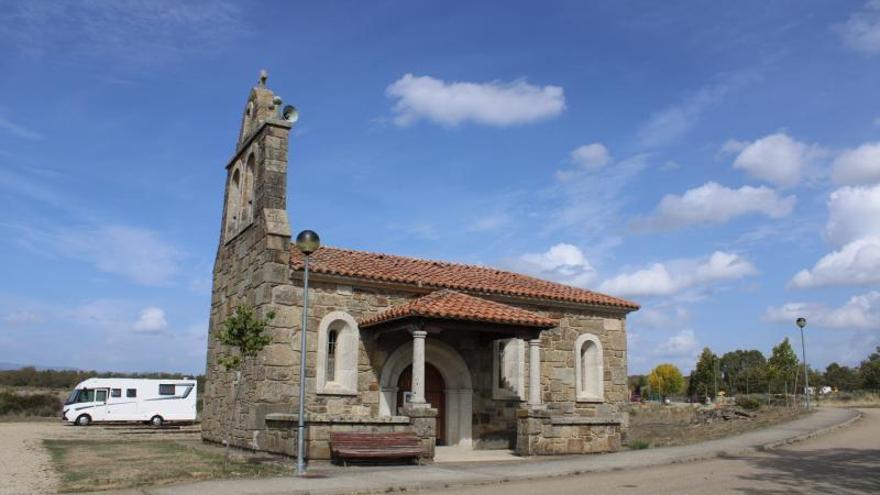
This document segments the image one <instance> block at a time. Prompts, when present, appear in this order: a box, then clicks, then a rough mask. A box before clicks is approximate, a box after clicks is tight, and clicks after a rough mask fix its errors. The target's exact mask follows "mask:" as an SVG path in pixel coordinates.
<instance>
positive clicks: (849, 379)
mask: <svg viewBox="0 0 880 495" xmlns="http://www.w3.org/2000/svg"><path fill="white" fill-rule="evenodd" d="M823 378H824V379H825V385H828V386H829V387H833V388H836V389H837V390H845V391H847V392H852V391H853V390H858V389H860V388H862V379H861V377H860V376H859V370H858V369H854V368H850V367H849V366H841V365H839V364H837V363H831V364H829V365H828V366H827V367H826V368H825V376H824V377H823ZM810 379H811V380H812V377H810ZM810 383H812V382H810Z"/></svg>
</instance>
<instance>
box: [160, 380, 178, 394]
mask: <svg viewBox="0 0 880 495" xmlns="http://www.w3.org/2000/svg"><path fill="white" fill-rule="evenodd" d="M159 395H174V384H167V383H160V384H159Z"/></svg>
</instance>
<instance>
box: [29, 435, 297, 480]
mask: <svg viewBox="0 0 880 495" xmlns="http://www.w3.org/2000/svg"><path fill="white" fill-rule="evenodd" d="M43 445H44V446H45V447H46V450H47V451H48V452H49V455H50V456H51V459H52V462H53V464H54V465H55V468H56V470H57V471H58V473H59V476H60V478H61V487H60V489H61V491H62V492H80V491H98V490H110V489H119V488H130V487H137V486H146V485H163V484H169V483H176V482H184V481H197V480H205V479H216V478H237V477H262V476H277V475H282V474H290V472H291V471H290V468H289V467H286V466H284V465H282V464H280V463H272V464H254V463H249V462H245V461H238V460H233V461H230V462H229V464H228V465H227V466H226V467H224V462H223V449H218V448H217V447H214V446H210V445H205V444H203V443H202V442H201V441H200V440H143V441H129V440H43Z"/></svg>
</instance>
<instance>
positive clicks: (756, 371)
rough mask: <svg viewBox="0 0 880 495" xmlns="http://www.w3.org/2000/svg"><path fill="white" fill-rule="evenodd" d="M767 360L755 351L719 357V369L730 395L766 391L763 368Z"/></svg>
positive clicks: (743, 351) (732, 352)
mask: <svg viewBox="0 0 880 495" xmlns="http://www.w3.org/2000/svg"><path fill="white" fill-rule="evenodd" d="M766 366H767V359H766V358H764V354H762V353H761V351H759V350H756V349H751V350H742V349H737V350H735V351H731V352H727V353H725V354H724V355H723V356H721V361H720V363H719V368H720V370H721V374H722V376H723V377H724V385H725V387H726V388H727V391H728V393H729V394H730V395H735V394H740V393H751V392H752V391H756V390H766V388H767V386H766V383H764V368H765V367H766Z"/></svg>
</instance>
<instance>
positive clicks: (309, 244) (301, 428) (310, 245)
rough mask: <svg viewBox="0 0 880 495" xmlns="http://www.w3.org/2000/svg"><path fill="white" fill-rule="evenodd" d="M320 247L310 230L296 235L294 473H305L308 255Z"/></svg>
mask: <svg viewBox="0 0 880 495" xmlns="http://www.w3.org/2000/svg"><path fill="white" fill-rule="evenodd" d="M319 247H321V239H320V238H319V237H318V234H316V233H315V232H313V231H311V230H303V231H302V232H300V233H299V234H297V236H296V248H297V249H299V251H300V252H301V253H302V254H303V257H304V258H305V266H304V268H303V307H302V326H300V331H299V333H300V347H299V349H300V352H299V415H298V417H297V434H296V474H297V476H303V475H304V474H306V463H305V431H306V421H305V419H306V354H307V352H306V350H307V348H306V333H307V332H306V329H307V325H308V321H309V255H311V254H312V253H314V252H315V251H317V250H318V248H319Z"/></svg>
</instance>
